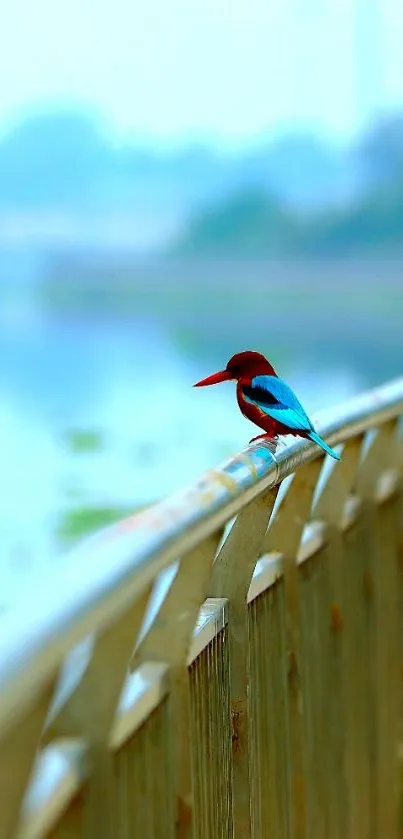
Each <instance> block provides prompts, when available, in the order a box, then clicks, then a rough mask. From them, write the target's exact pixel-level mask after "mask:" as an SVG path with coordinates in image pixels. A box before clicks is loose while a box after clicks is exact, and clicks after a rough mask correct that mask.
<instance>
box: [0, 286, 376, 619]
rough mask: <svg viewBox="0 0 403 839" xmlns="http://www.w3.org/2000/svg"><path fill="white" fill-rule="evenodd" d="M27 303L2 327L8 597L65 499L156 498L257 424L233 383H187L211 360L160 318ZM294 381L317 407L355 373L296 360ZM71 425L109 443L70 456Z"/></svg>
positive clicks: (39, 565) (48, 540)
mask: <svg viewBox="0 0 403 839" xmlns="http://www.w3.org/2000/svg"><path fill="white" fill-rule="evenodd" d="M24 301H25V309H24V307H22V306H18V307H17V306H16V307H15V308H14V310H13V307H10V306H8V307H7V306H6V307H4V308H3V314H2V322H1V330H0V432H1V439H2V441H3V456H2V467H1V470H0V497H1V499H2V503H1V508H0V542H1V546H2V552H1V560H0V562H1V570H0V574H1V580H2V586H1V589H2V599H3V602H7V601H8V600H9V599H10V597H12V596H14V595H15V593H16V591H17V588H18V590H20V587H21V578H23V580H24V581H25V584H26V585H28V584H29V583H30V580H31V579H32V578H33V576H34V575H36V574H37V573H38V572H39V571H40V570H41V569H42V570H45V569H46V566H47V564H48V563H49V561H53V559H54V557H55V556H56V555H57V554H58V553H59V551H60V548H59V545H58V544H57V541H56V540H55V537H54V531H55V526H56V523H57V520H58V518H59V517H60V514H61V511H63V509H67V508H68V507H69V506H71V505H72V504H73V505H80V504H83V505H84V506H85V505H88V504H90V505H97V504H99V505H104V506H112V507H116V506H119V505H133V507H135V506H137V505H138V504H142V503H144V502H150V501H154V500H156V499H158V498H160V497H161V496H163V495H165V494H166V493H168V492H170V491H172V490H174V489H175V488H178V487H179V486H180V485H182V484H183V483H184V482H187V481H191V480H192V479H193V478H194V477H196V476H197V475H198V474H199V473H200V472H201V471H202V470H203V469H205V468H208V467H209V466H212V465H213V464H215V463H217V462H219V461H220V460H222V459H223V458H224V457H226V456H229V455H230V454H232V453H235V452H236V451H238V450H239V449H240V448H241V447H242V446H243V445H244V444H245V443H247V441H248V440H249V439H250V437H251V436H253V434H254V429H253V427H252V426H251V425H250V424H249V423H248V422H247V421H246V420H245V419H244V418H243V417H242V416H241V415H240V413H239V412H238V410H237V407H236V404H235V402H234V393H233V387H232V386H231V384H229V385H226V386H223V387H222V388H212V389H211V390H206V391H195V390H193V389H192V384H193V382H194V381H196V380H197V379H198V378H200V377H201V376H202V375H205V374H206V373H208V372H210V366H211V362H207V361H206V362H203V360H202V359H199V361H198V363H196V362H195V361H194V360H192V359H190V358H186V357H184V355H183V354H181V353H180V352H179V351H178V349H177V347H176V345H175V342H174V341H173V338H172V336H171V335H170V333H169V330H168V328H167V330H166V331H164V330H163V329H162V328H161V324H160V323H158V324H155V323H153V322H152V321H150V320H144V319H135V318H132V319H130V320H124V319H117V320H111V319H108V320H102V319H101V318H99V317H98V318H97V319H96V320H95V319H91V318H90V317H86V318H82V317H78V316H75V317H73V316H69V317H67V316H63V318H60V317H57V316H55V315H50V314H49V313H48V314H45V313H44V311H43V310H41V309H39V308H38V307H36V305H35V297H32V298H31V302H30V303H29V302H28V301H29V297H27V296H24ZM13 311H14V314H13ZM222 361H223V362H224V361H225V359H223V360H222ZM292 384H293V385H294V387H295V388H296V389H297V391H298V392H299V394H300V395H301V398H303V401H304V402H305V404H306V406H307V408H308V409H309V410H313V411H315V410H317V409H318V408H322V407H326V406H327V405H329V404H332V403H334V402H336V401H338V400H340V399H344V398H345V397H346V396H348V395H350V394H351V393H352V392H354V391H355V390H357V388H358V387H359V384H360V383H359V381H358V379H357V376H355V375H353V374H351V373H350V372H349V371H347V370H343V369H340V370H334V372H333V374H332V376H331V377H329V375H328V374H327V373H326V371H325V370H323V373H321V372H320V371H317V372H316V374H315V376H314V378H312V377H311V376H309V377H307V376H306V374H305V372H304V370H303V369H302V368H301V369H297V368H295V370H294V374H293V377H292ZM70 429H89V430H91V431H99V433H100V435H101V437H102V446H101V447H100V449H99V450H97V451H94V452H81V453H79V454H72V451H71V448H70V447H69V446H68V445H67V443H66V436H65V434H66V431H68V430H70ZM0 605H1V604H0Z"/></svg>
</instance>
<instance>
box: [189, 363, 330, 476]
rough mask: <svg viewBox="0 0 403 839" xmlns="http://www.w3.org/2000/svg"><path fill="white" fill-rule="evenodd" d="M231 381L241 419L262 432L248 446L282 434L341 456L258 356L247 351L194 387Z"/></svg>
mask: <svg viewBox="0 0 403 839" xmlns="http://www.w3.org/2000/svg"><path fill="white" fill-rule="evenodd" d="M230 380H234V381H236V383H237V386H236V396H237V400H238V405H239V408H240V410H241V411H242V413H243V415H244V416H245V417H247V419H249V420H251V421H252V422H253V423H255V425H257V426H259V428H262V429H263V430H264V434H259V435H258V436H257V437H253V438H252V440H250V443H253V442H254V441H255V440H259V439H261V438H266V439H268V440H273V439H276V438H277V437H278V436H279V435H281V434H293V435H294V436H296V437H305V438H307V439H308V440H312V441H313V442H314V443H316V444H317V445H318V446H320V447H321V448H322V449H323V450H324V451H325V452H326V453H327V454H329V455H330V456H331V457H334V458H335V459H336V460H340V459H341V458H340V455H339V454H337V452H335V451H334V449H332V448H330V446H328V445H327V443H325V441H324V440H323V438H322V437H321V436H320V434H318V433H317V431H315V428H314V426H313V423H312V422H311V420H310V419H309V417H308V415H307V413H306V411H305V410H304V408H303V407H302V405H301V403H300V401H299V400H298V399H297V397H296V395H295V393H294V392H293V391H292V390H291V388H290V387H289V385H287V384H286V382H285V381H283V379H281V378H280V377H279V376H278V375H277V373H276V371H275V369H274V367H273V366H272V364H270V362H269V361H268V360H267V358H265V356H264V355H262V354H261V353H259V352H254V351H252V350H247V351H245V352H239V353H236V354H235V355H233V356H232V358H230V360H229V362H228V364H227V366H226V368H225V370H220V371H219V372H218V373H213V374H212V375H211V376H207V378H206V379H201V381H200V382H196V383H195V384H194V385H193V387H206V386H208V385H216V384H219V383H220V382H225V381H230Z"/></svg>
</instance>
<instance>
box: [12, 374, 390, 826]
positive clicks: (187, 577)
mask: <svg viewBox="0 0 403 839" xmlns="http://www.w3.org/2000/svg"><path fill="white" fill-rule="evenodd" d="M402 413H403V379H400V380H398V381H395V382H392V383H390V384H387V385H385V386H384V387H382V388H379V389H378V390H377V391H373V392H371V393H367V394H363V395H362V396H360V397H359V398H357V399H355V400H352V401H351V402H349V403H348V404H346V405H343V406H341V408H340V410H338V411H334V412H331V413H328V414H327V415H326V416H325V415H323V416H322V422H321V423H319V427H320V431H321V432H323V433H324V435H325V437H326V439H327V440H328V441H329V442H330V443H331V444H332V445H337V444H338V443H341V444H343V445H342V448H343V458H342V462H341V463H340V464H337V463H333V462H332V463H329V462H328V460H329V459H328V458H323V455H322V453H321V451H320V450H319V449H318V448H317V447H315V446H314V445H313V444H310V443H308V442H306V441H296V442H295V443H293V445H292V446H290V447H288V448H286V449H285V450H283V451H280V452H279V453H278V454H276V456H274V455H273V454H272V453H271V452H270V450H269V448H268V447H267V445H265V444H264V443H261V442H260V443H256V444H253V445H252V446H251V447H249V448H248V449H247V450H246V451H245V452H242V453H241V454H239V455H238V456H237V457H235V458H233V459H232V460H230V461H228V462H227V463H225V464H224V465H223V466H221V467H220V468H217V469H214V470H211V471H210V472H208V473H207V474H205V475H204V476H203V477H202V479H201V480H200V481H198V482H197V483H196V484H194V485H193V486H191V487H189V488H188V489H186V490H184V491H183V492H181V493H179V494H177V495H175V496H172V497H171V498H169V499H167V500H166V501H163V502H162V503H160V504H158V505H156V506H154V507H152V508H149V509H148V510H146V511H144V512H142V513H140V514H138V515H135V516H132V517H130V518H127V519H125V520H124V521H121V522H119V523H118V524H117V525H115V526H113V527H110V528H108V529H106V530H104V531H103V532H101V533H100V534H98V535H97V536H96V537H94V538H92V539H90V540H87V541H86V542H85V543H83V544H82V545H81V546H80V547H79V548H78V549H77V550H75V551H74V552H72V554H71V555H69V556H68V557H65V558H64V560H63V561H61V562H60V565H59V566H58V567H57V568H54V569H53V571H52V572H51V573H50V574H49V576H48V578H47V580H46V584H45V585H44V584H43V581H42V582H41V584H40V585H39V584H38V588H37V589H36V590H32V592H31V593H30V596H29V597H26V598H25V599H24V601H23V600H22V599H21V600H20V601H19V602H17V604H16V605H15V607H14V608H13V609H12V610H10V611H9V612H8V613H6V614H5V615H3V616H2V619H1V623H0V839H10V837H13V839H15V837H17V839H43V838H44V837H49V839H50V837H53V838H54V839H56V838H57V839H76V837H88V839H104V837H105V839H132V837H133V839H173V837H186V839H188V837H194V839H229V837H234V838H235V839H249V837H253V839H397V837H400V836H402V835H403V832H402V829H401V821H400V812H399V808H400V804H399V801H400V798H401V795H400V769H399V766H400V762H399V759H400V756H399V743H400V742H401V741H402V742H403V725H402V723H403V715H402V698H403V696H402V683H403V633H402V630H403V548H402V527H403V504H402V498H403V496H402V466H403V457H402V451H403V445H402V440H401V435H400V426H399V417H400V416H401V414H402ZM291 476H292V477H291ZM287 478H290V480H286V481H285V482H284V483H283V481H284V479H287ZM280 496H281V497H280Z"/></svg>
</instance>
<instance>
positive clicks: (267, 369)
mask: <svg viewBox="0 0 403 839" xmlns="http://www.w3.org/2000/svg"><path fill="white" fill-rule="evenodd" d="M263 375H266V376H276V375H277V374H276V372H275V370H274V368H273V367H272V365H271V364H270V362H269V361H267V358H265V357H264V355H262V354H261V353H260V352H252V351H251V350H247V351H246V352H238V353H236V354H235V355H233V356H232V358H230V360H229V362H228V364H227V366H226V368H225V370H220V372H219V373H213V374H212V376H207V378H206V379H201V381H200V382H196V384H195V385H193V387H206V386H207V385H218V384H219V383H220V382H227V381H229V380H231V379H235V380H236V381H238V380H239V379H244V378H245V379H247V378H250V379H252V378H253V377H254V376H263Z"/></svg>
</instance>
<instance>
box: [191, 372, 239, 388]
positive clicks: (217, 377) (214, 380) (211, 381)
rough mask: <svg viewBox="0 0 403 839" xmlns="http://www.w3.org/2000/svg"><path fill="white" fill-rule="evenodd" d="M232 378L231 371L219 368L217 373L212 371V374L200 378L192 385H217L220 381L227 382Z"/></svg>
mask: <svg viewBox="0 0 403 839" xmlns="http://www.w3.org/2000/svg"><path fill="white" fill-rule="evenodd" d="M229 379H232V376H231V373H228V370H221V371H220V372H219V373H213V375H212V376H207V379H201V381H200V382H196V384H195V385H193V387H207V385H218V384H219V383H220V382H227V381H229Z"/></svg>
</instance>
